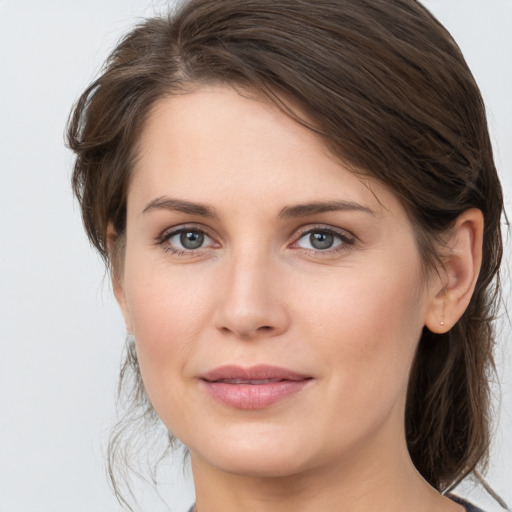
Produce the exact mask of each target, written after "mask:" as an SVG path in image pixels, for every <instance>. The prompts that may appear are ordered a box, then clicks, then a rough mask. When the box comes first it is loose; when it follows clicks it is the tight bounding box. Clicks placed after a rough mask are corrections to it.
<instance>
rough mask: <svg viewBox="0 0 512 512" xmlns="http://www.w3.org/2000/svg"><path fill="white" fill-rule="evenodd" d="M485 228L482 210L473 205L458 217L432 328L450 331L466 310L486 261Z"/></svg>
mask: <svg viewBox="0 0 512 512" xmlns="http://www.w3.org/2000/svg"><path fill="white" fill-rule="evenodd" d="M483 231H484V218H483V215H482V212H481V211H480V210H478V209H476V208H472V209H470V210H467V211H465V212H464V213H463V214H461V215H460V216H459V217H458V218H457V221H456V223H455V227H454V228H453V230H452V232H451V233H450V238H449V239H448V241H447V244H446V246H447V247H446V249H445V254H444V258H443V262H444V266H443V267H442V268H441V269H439V274H440V276H441V279H440V280H437V281H436V285H435V288H434V290H433V295H434V296H433V297H432V299H431V302H430V304H429V307H428V311H427V316H426V320H425V325H426V327H427V328H428V329H429V330H430V331H432V332H434V333H439V334H441V333H445V332H447V331H449V330H450V329H451V328H452V327H453V326H454V325H455V324H456V323H457V321H458V320H459V319H460V317H461V316H462V315H463V313H464V311H466V308H467V307H468V304H469V301H470V300H471V296H472V295H473V291H474V289H475V286H476V282H477V279H478V274H479V272H480V266H481V264H482V243H483Z"/></svg>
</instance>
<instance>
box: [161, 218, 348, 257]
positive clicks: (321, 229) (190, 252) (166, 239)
mask: <svg viewBox="0 0 512 512" xmlns="http://www.w3.org/2000/svg"><path fill="white" fill-rule="evenodd" d="M183 233H197V234H199V235H201V236H204V237H207V238H208V239H210V240H211V241H212V242H213V243H214V244H215V243H216V242H215V241H214V239H213V237H211V236H210V235H209V234H208V233H207V232H206V230H205V229H204V228H202V227H197V226H182V227H179V228H174V229H172V231H165V232H164V233H162V235H160V236H159V237H158V238H157V244H159V245H161V246H162V247H163V250H164V251H165V252H170V253H172V254H175V255H177V256H189V257H190V256H196V255H198V254H201V253H202V252H203V251H204V250H208V249H210V248H211V247H204V246H201V247H198V248H197V249H180V248H177V247H174V246H172V245H171V244H170V240H171V239H172V238H174V237H175V236H178V235H181V234H183ZM313 233H319V234H327V235H331V236H333V237H334V238H335V239H337V240H338V241H339V243H337V245H335V246H334V247H328V248H326V249H315V248H312V249H308V248H304V247H298V243H299V242H300V241H301V240H303V239H304V238H305V237H306V236H308V235H309V236H311V235H312V234H313ZM355 242H356V240H355V237H354V236H353V235H351V234H349V233H347V232H346V231H342V230H337V229H334V228H332V227H330V226H329V227H328V226H322V225H318V226H308V227H307V228H304V229H303V230H301V231H299V233H298V235H296V236H295V237H294V242H293V243H292V244H291V245H290V247H292V248H297V249H300V250H302V251H304V252H306V253H307V254H311V255H322V256H324V255H325V256H327V255H333V254H337V253H340V252H345V251H349V250H350V249H351V248H352V247H353V246H354V244H355ZM335 243H336V242H335ZM217 245H218V244H217Z"/></svg>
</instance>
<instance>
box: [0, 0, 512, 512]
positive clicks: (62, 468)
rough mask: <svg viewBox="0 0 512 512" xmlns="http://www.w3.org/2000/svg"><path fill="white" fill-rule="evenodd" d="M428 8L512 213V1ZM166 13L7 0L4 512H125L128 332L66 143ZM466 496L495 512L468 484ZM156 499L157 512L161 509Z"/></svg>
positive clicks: (0, 508)
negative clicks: (115, 67) (86, 229)
mask: <svg viewBox="0 0 512 512" xmlns="http://www.w3.org/2000/svg"><path fill="white" fill-rule="evenodd" d="M425 3H426V5H427V6H428V7H430V8H431V9H432V10H433V12H434V13H435V14H436V15H437V16H438V17H439V18H440V20H441V21H442V22H443V23H444V24H445V25H446V26H447V27H448V29H449V30H451V31H452V33H453V35H454V37H455V39H456V40H457V41H458V42H459V44H460V46H461V47H462V50H463V52H464V54H465V56H466V58H467V60H468V63H469V65H470V67H471V68H472V70H473V72H474V74H475V75H476V78H477V81H478V82H479V84H480V86H481V89H482V92H483V95H484V99H485V101H486V104H487V107H488V111H489V121H490V127H491V132H492V137H493V142H494V144H495V150H496V160H497V164H498V167H499V169H500V173H501V176H502V179H503V183H504V187H505V194H506V198H507V206H508V211H509V213H511V214H512V29H511V27H512V0H485V1H484V0H428V1H426V2H425ZM163 5H164V2H163V1H156V0H154V1H153V2H151V1H150V0H108V1H105V0H81V1H73V2H70V1H68V2H59V1H57V0H45V1H41V0H28V1H23V0H0V208H1V216H0V512H75V511H76V512H82V511H84V512H85V511H87V512H90V511H94V512H103V511H105V512H106V511H118V510H120V508H119V505H118V504H117V502H116V501H115V499H114V498H113V496H112V494H111V492H110V490H109V488H108V486H107V484H106V480H105V470H104V462H103V460H104V456H103V452H102V446H104V441H105V439H106V436H107V433H108V430H109V427H110V425H111V423H112V418H113V411H114V405H113V404H114V398H113V397H114V388H115V384H116V378H117V373H118V367H119V360H120V351H121V347H122V344H123V341H124V340H123V338H124V329H123V323H122V321H121V317H120V315H119V313H118V312H117V309H116V306H115V305H114V303H113V300H112V298H111V293H110V288H109V285H108V282H107V281H106V280H104V271H103V267H102V265H101V263H100V262H99V259H98V257H97V256H96V255H95V254H94V253H93V252H92V250H91V249H90V248H89V246H88V242H87V241H86V239H85V235H84V234H83V232H82V228H81V223H80V219H79V212H78V208H77V206H76V204H74V201H73V199H72V195H71V191H70V186H69V181H70V169H71V165H72V157H71V154H70V153H69V152H68V151H67V150H66V149H65V148H64V145H63V132H64V126H65V123H66V118H67V114H68V112H69V109H70V107H71V105H72V103H73V102H74V100H75V99H76V98H77V96H78V95H79V93H80V92H81V91H82V90H83V89H84V88H85V86H86V85H87V84H88V83H89V82H90V81H91V79H92V78H93V77H94V76H95V74H96V72H97V71H98V68H99V66H100V65H101V63H102V62H103V60H104V58H105V56H106V55H107V52H108V51H109V50H110V49H111V48H112V46H113V45H114V43H115V41H116V40H117V39H118V37H119V36H120V35H121V34H122V33H124V32H125V31H126V30H127V29H128V28H129V27H130V26H132V25H133V23H134V22H136V21H137V20H139V19H140V18H141V17H143V16H148V15H152V14H153V13H154V12H155V11H159V10H161V9H162V6H163ZM510 247H511V245H510V243H509V245H508V249H507V250H508V252H509V253H510ZM511 259H512V258H511V257H510V256H508V269H509V271H510V260H511ZM505 284H506V288H507V296H508V300H509V304H510V281H507V282H506V283H505ZM503 325H504V332H503V335H502V337H501V338H502V340H501V346H500V348H499V350H498V352H497V359H498V365H499V367H498V370H499V374H500V378H501V393H502V404H501V409H500V410H501V414H500V415H499V416H497V432H496V440H495V443H494V445H493V458H492V463H491V467H490V472H489V478H488V480H489V482H490V483H491V485H492V486H493V487H494V488H495V489H496V490H497V491H498V493H500V494H501V495H502V496H503V497H504V498H505V499H506V500H507V501H508V503H509V504H512V349H511V346H510V338H511V329H510V325H508V324H505V322H504V323H503ZM179 475H180V472H179V471H177V472H176V474H171V476H169V478H170V480H171V483H170V484H169V485H167V490H166V491H165V494H166V496H168V497H170V498H169V502H170V504H171V506H172V510H176V511H178V512H179V511H182V510H186V508H187V506H188V505H189V504H190V503H191V502H192V500H193V494H192V490H191V485H190V482H186V481H184V480H182V479H181V477H180V476H179ZM462 491H463V492H464V493H466V494H467V495H469V496H470V497H471V498H472V499H473V500H475V501H477V502H478V503H480V504H482V505H484V506H486V507H487V509H488V510H489V512H490V511H491V510H498V509H497V508H496V506H495V505H493V504H492V502H490V501H489V500H488V499H487V498H486V497H485V494H484V493H482V492H480V491H479V490H478V489H476V490H475V489H474V488H472V486H471V485H467V486H465V487H464V488H463V489H462ZM462 491H461V492H462ZM147 500H148V501H147V502H146V508H145V510H147V511H148V512H149V511H150V510H151V511H153V510H155V511H156V510H163V506H162V505H161V504H159V502H157V501H155V500H153V499H152V498H151V497H149V498H147Z"/></svg>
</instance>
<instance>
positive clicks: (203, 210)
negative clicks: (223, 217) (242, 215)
mask: <svg viewBox="0 0 512 512" xmlns="http://www.w3.org/2000/svg"><path fill="white" fill-rule="evenodd" d="M152 210H171V211H176V212H181V213H188V214H190V215H199V216H201V217H212V218H213V217H217V214H216V213H215V211H214V210H213V209H212V208H210V207H208V206H206V205H204V204H201V203H192V202H190V201H184V200H182V199H174V198H172V197H167V196H161V197H157V198H156V199H153V200H152V201H150V202H149V203H148V204H147V205H146V206H145V208H144V210H142V213H148V212H150V211H152Z"/></svg>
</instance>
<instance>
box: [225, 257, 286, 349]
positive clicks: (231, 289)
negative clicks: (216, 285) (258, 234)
mask: <svg viewBox="0 0 512 512" xmlns="http://www.w3.org/2000/svg"><path fill="white" fill-rule="evenodd" d="M271 259H272V258H271V256H268V255H260V256H257V255H250V256H247V257H243V256H241V257H238V258H236V259H234V261H232V262H230V264H229V268H228V269H227V279H225V280H224V281H223V284H222V286H221V289H219V294H218V297H219V302H218V307H217V310H216V312H215V325H216V327H217V329H219V330H220V331H221V332H223V333H224V334H228V335H229V334H230V335H233V336H236V337H238V338H240V339H245V340H250V339H257V338H262V337H272V336H278V335H279V334H282V333H283V332H285V331H286V329H287V328H288V326H289V321H290V318H289V315H288V311H287V308H286V297H285V295H286V294H285V293H283V289H282V286H281V279H280V272H279V271H278V269H277V268H276V266H277V265H276V264H275V263H272V262H271V261H270V260H271ZM224 275H226V274H224Z"/></svg>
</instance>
